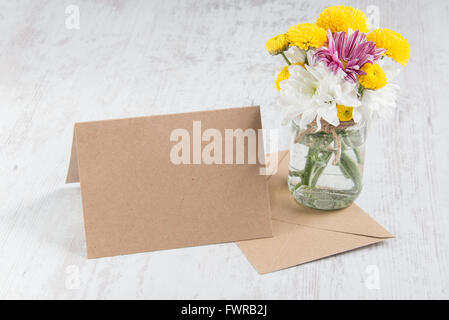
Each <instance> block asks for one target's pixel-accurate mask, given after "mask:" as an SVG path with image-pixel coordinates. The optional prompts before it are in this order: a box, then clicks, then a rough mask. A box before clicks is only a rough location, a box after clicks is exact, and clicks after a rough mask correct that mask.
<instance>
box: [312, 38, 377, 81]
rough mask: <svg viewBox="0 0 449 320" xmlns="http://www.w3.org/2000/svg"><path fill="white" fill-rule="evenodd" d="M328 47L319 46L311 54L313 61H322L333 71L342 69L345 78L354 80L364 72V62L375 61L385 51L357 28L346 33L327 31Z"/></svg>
mask: <svg viewBox="0 0 449 320" xmlns="http://www.w3.org/2000/svg"><path fill="white" fill-rule="evenodd" d="M327 40H328V47H327V48H320V49H318V50H317V51H316V53H315V54H314V56H313V60H314V62H315V63H316V62H324V63H325V64H326V65H327V66H328V67H329V68H330V69H331V70H332V71H333V72H334V73H337V72H338V70H343V72H344V73H346V79H347V80H350V81H353V82H356V81H357V75H364V74H366V73H365V72H364V71H363V70H362V67H363V66H364V65H365V63H375V62H376V61H377V60H379V58H380V57H381V56H382V55H383V54H384V53H385V49H380V48H377V47H376V44H375V43H374V42H372V41H367V40H366V35H365V34H364V33H361V32H359V31H358V30H357V31H355V32H353V31H351V30H349V32H348V33H346V32H344V31H342V32H336V33H334V34H332V32H331V31H330V30H328V31H327Z"/></svg>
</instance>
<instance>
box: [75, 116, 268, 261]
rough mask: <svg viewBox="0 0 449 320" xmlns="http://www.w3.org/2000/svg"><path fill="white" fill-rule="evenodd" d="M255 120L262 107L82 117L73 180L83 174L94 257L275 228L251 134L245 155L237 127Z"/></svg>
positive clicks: (252, 125)
mask: <svg viewBox="0 0 449 320" xmlns="http://www.w3.org/2000/svg"><path fill="white" fill-rule="evenodd" d="M209 129H210V130H209ZM240 129H241V130H240ZM248 129H250V130H248ZM258 129H261V120H260V110H259V107H248V108H235V109H226V110H217V111H205V112H197V113H186V114H177V115H164V116H153V117H140V118H131V119H120V120H106V121H96V122H86V123H77V124H76V125H75V131H74V141H73V146H72V158H71V161H70V169H69V174H68V178H67V182H69V183H70V182H77V181H78V180H79V181H80V185H81V196H82V202H83V211H84V223H85V232H86V241H87V255H88V257H89V258H99V257H106V256H114V255H122V254H130V253H137V252H145V251H153V250H161V249H171V248H180V247H187V246H196V245H205V244H213V243H221V242H230V241H237V240H244V239H255V238H262V237H270V236H271V234H272V233H271V219H270V204H269V196H268V187H267V180H266V177H265V176H263V175H261V174H260V168H261V166H262V164H261V163H260V161H259V160H258V159H257V161H256V163H254V161H253V160H254V159H253V157H252V154H251V152H249V153H247V152H246V151H248V150H249V151H251V150H252V152H253V151H254V150H255V149H254V148H253V147H252V143H253V142H254V141H255V139H252V138H253V136H252V135H247V136H246V137H245V135H243V136H240V138H242V137H243V139H242V140H241V141H244V151H245V152H244V153H245V154H244V162H243V163H238V162H239V160H238V157H239V151H238V150H237V149H239V147H238V146H239V144H238V141H237V140H238V135H239V134H241V133H242V132H243V133H244V134H245V133H251V132H256V133H257V132H258ZM227 133H228V134H229V133H231V134H232V133H235V134H236V135H235V139H234V140H233V142H234V144H233V145H230V144H229V141H228V140H229V139H226V138H225V137H226V134H227ZM260 140H261V139H256V141H258V142H260ZM212 142H214V143H212ZM262 145H263V144H262ZM255 148H257V153H259V154H260V153H262V154H263V146H261V144H260V143H258V144H257V145H256V147H255ZM240 151H242V150H240ZM234 153H235V154H234ZM230 154H231V157H230ZM241 155H242V152H240V156H241Z"/></svg>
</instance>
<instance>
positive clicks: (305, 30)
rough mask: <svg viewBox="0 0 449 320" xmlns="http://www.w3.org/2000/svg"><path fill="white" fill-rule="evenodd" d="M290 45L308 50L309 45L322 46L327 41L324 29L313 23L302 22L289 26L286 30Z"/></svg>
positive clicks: (313, 46)
mask: <svg viewBox="0 0 449 320" xmlns="http://www.w3.org/2000/svg"><path fill="white" fill-rule="evenodd" d="M287 37H288V39H289V40H290V45H291V46H296V47H300V48H301V49H303V50H308V49H309V48H310V47H312V48H319V47H322V46H323V45H324V44H325V43H326V41H327V35H326V30H324V29H322V28H320V27H318V26H317V25H315V24H313V23H302V24H297V25H296V26H293V27H291V28H290V29H288V31H287Z"/></svg>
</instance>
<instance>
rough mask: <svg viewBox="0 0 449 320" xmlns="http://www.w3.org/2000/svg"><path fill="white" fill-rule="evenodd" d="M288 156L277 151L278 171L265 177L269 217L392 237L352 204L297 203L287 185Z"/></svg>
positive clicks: (379, 236)
mask: <svg viewBox="0 0 449 320" xmlns="http://www.w3.org/2000/svg"><path fill="white" fill-rule="evenodd" d="M289 158H290V157H289V155H288V154H286V155H285V156H283V155H282V154H280V155H279V159H280V163H279V168H278V171H277V173H276V174H275V175H273V176H271V177H270V179H269V188H270V200H271V211H272V218H273V220H277V221H284V222H288V223H294V224H298V225H303V226H308V227H312V228H318V229H323V230H330V231H337V232H343V233H350V234H356V235H365V236H370V237H376V238H391V237H393V235H392V234H391V233H390V232H388V231H387V230H385V229H384V228H383V227H382V226H381V225H380V224H378V223H377V222H376V221H374V220H373V219H372V218H371V217H370V216H369V215H367V214H366V213H365V212H364V211H363V210H362V209H360V207H358V206H357V205H355V204H353V205H351V206H350V207H348V208H345V209H342V210H337V211H319V210H314V209H310V208H306V207H303V206H301V205H299V204H298V203H297V202H296V201H295V200H294V199H293V197H292V195H291V194H290V192H289V190H288V186H287V176H288V170H289Z"/></svg>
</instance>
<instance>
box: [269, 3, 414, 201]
mask: <svg viewBox="0 0 449 320" xmlns="http://www.w3.org/2000/svg"><path fill="white" fill-rule="evenodd" d="M266 48H267V50H268V52H269V53H270V54H272V55H280V56H282V57H283V59H284V60H285V62H286V63H287V66H285V67H284V68H283V69H282V71H281V72H280V73H279V75H278V77H277V80H276V87H277V89H278V90H279V91H280V105H281V107H282V109H283V111H284V112H285V115H286V116H285V119H286V121H287V122H289V123H292V125H293V127H294V129H295V132H294V136H293V139H292V146H291V150H290V174H289V182H288V183H289V188H290V191H291V192H292V194H293V195H294V197H295V199H296V200H297V201H298V202H300V203H301V204H304V205H306V206H309V207H313V208H317V209H325V210H332V209H339V208H343V207H346V206H348V205H350V204H351V203H352V202H353V201H354V200H355V198H356V197H357V196H358V195H359V193H360V191H361V186H362V183H361V179H362V172H363V155H364V142H365V135H366V127H367V125H368V124H369V123H370V122H371V121H372V120H373V119H377V118H385V117H388V116H390V115H392V114H393V110H394V109H395V107H396V95H397V93H398V90H399V87H398V86H397V85H396V84H393V83H391V81H392V80H393V79H394V77H395V76H396V75H397V74H398V73H399V72H400V69H401V67H402V66H406V65H407V63H408V61H409V58H410V45H409V43H408V41H407V40H406V39H405V38H404V37H403V36H402V35H400V34H399V33H397V32H395V31H393V30H390V29H385V28H382V29H375V30H371V31H370V30H369V28H368V21H367V18H366V16H365V14H364V13H363V12H362V11H360V10H359V9H356V8H352V7H348V6H333V7H329V8H327V9H325V10H324V11H323V12H322V13H321V14H320V15H319V17H318V19H317V20H316V22H315V23H303V24H298V25H295V26H293V27H291V28H290V29H288V31H287V33H285V34H281V35H278V36H276V37H274V38H272V39H270V40H269V41H268V42H267V44H266Z"/></svg>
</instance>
